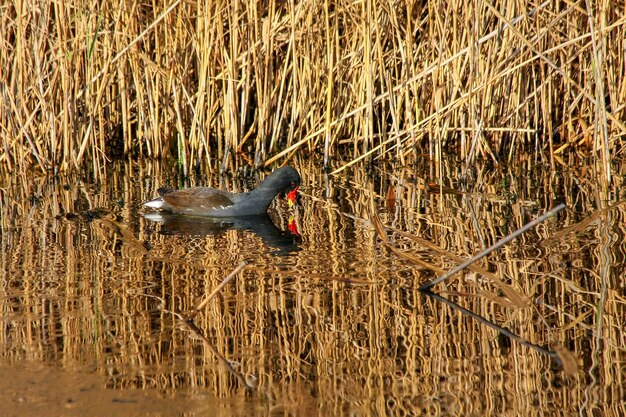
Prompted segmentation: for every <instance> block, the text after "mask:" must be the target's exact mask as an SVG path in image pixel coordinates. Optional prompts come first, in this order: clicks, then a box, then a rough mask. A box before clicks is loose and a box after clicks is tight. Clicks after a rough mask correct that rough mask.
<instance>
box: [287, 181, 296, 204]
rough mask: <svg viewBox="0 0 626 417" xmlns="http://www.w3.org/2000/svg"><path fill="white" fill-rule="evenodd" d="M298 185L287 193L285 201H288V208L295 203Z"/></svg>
mask: <svg viewBox="0 0 626 417" xmlns="http://www.w3.org/2000/svg"><path fill="white" fill-rule="evenodd" d="M298 188H299V187H298V186H296V188H294V189H293V190H291V191H289V192H288V193H287V201H289V208H292V207H293V206H294V205H295V204H296V198H298Z"/></svg>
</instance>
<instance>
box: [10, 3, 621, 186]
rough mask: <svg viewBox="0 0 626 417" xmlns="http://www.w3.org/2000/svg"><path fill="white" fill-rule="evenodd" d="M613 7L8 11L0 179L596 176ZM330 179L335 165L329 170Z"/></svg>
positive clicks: (615, 25)
mask: <svg viewBox="0 0 626 417" xmlns="http://www.w3.org/2000/svg"><path fill="white" fill-rule="evenodd" d="M625 10H626V6H625V5H624V2H623V1H620V2H609V1H606V0H601V1H598V2H590V1H585V2H578V3H569V2H551V1H546V2H544V3H542V4H529V3H528V2H524V1H519V0H515V1H507V2H504V1H499V2H493V3H491V2H484V1H477V0H471V1H469V2H468V1H459V0H429V1H407V2H399V1H394V0H364V1H361V2H353V1H334V2H332V1H329V0H324V1H312V0H303V1H299V2H296V1H293V0H288V1H273V0H271V1H268V2H266V1H254V0H229V1H224V0H222V1H219V0H218V1H209V0H196V1H181V0H172V1H154V2H136V1H130V0H118V1H117V2H108V1H107V2H91V1H86V0H73V1H60V0H52V1H35V2H24V1H22V0H7V1H5V2H3V4H2V5H1V6H0V35H1V36H0V134H1V139H0V142H1V145H0V146H1V149H2V150H1V151H0V167H2V168H0V169H3V170H13V169H16V168H17V169H19V170H21V171H23V172H26V171H27V170H28V169H29V168H30V167H32V166H36V167H37V168H38V169H40V170H42V171H44V172H46V173H56V172H59V171H67V170H73V169H82V168H85V167H87V168H89V169H90V170H92V172H94V173H95V175H96V176H99V175H101V174H102V173H103V172H104V169H105V166H106V162H107V161H108V160H110V159H116V158H119V157H122V156H128V157H150V158H161V157H166V156H173V157H174V158H176V159H177V161H178V162H179V164H180V165H181V166H182V167H183V168H184V170H189V169H191V168H193V167H194V166H196V165H197V164H200V163H203V162H204V161H206V160H208V159H210V160H220V161H221V162H222V164H221V166H222V169H224V170H225V169H229V167H230V164H231V163H232V161H233V159H234V158H235V157H236V156H237V155H241V156H243V157H244V158H246V159H247V160H248V161H249V163H251V164H253V165H262V164H269V163H271V162H273V161H274V160H276V159H279V158H281V159H282V158H284V157H289V156H290V155H292V154H293V153H294V152H300V153H304V154H306V153H315V154H318V153H319V154H320V155H322V156H323V158H324V162H325V163H327V164H333V162H334V161H336V159H335V158H336V157H337V156H338V155H339V154H340V153H343V155H345V154H346V152H347V153H348V155H351V157H352V158H353V160H356V159H358V158H362V157H364V156H367V157H370V156H371V157H376V156H380V155H388V156H392V157H394V158H398V159H400V160H401V161H403V162H406V160H407V158H414V157H416V156H422V155H424V154H427V155H428V156H429V158H430V159H431V160H434V161H436V160H438V159H439V158H440V156H441V155H443V154H454V155H458V156H459V157H460V158H461V159H462V160H464V161H465V164H466V166H469V165H470V164H472V163H474V162H475V161H477V160H481V159H489V160H493V161H495V162H498V163H502V162H507V161H509V160H510V159H512V158H514V157H515V156H517V155H520V154H521V153H526V152H531V153H533V154H534V156H535V158H537V159H539V160H541V161H543V162H548V163H550V164H552V166H554V165H555V164H558V163H560V164H570V163H573V162H572V161H573V158H574V159H575V158H577V157H589V156H591V157H593V158H592V159H589V160H590V161H593V162H597V163H595V164H594V168H595V169H597V170H598V175H597V177H598V178H603V179H605V180H609V179H610V175H611V166H610V161H611V158H612V157H614V156H615V155H618V154H619V152H620V151H621V150H622V147H623V140H622V138H623V137H624V134H625V133H626V126H625V124H624V120H626V114H625V111H626V107H625V105H626V74H625V72H626V64H625V62H626V61H625V59H624V54H625V51H626V49H625V48H624V47H623V44H624V41H625V40H624V33H625V30H626V25H625V22H626V21H625V18H624V11H625ZM339 169H341V167H339Z"/></svg>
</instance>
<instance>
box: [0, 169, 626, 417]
mask: <svg viewBox="0 0 626 417" xmlns="http://www.w3.org/2000/svg"><path fill="white" fill-rule="evenodd" d="M294 165H295V166H296V168H297V169H298V170H299V171H300V174H301V176H302V186H301V196H300V202H299V205H298V206H297V207H295V208H290V207H288V205H287V204H286V203H285V202H283V201H276V202H275V203H274V204H273V205H272V207H271V208H270V211H269V216H268V217H261V218H256V219H253V220H250V219H239V220H233V221H211V220H208V219H194V218H185V217H180V216H162V217H156V216H155V213H154V212H152V211H149V210H146V209H144V208H143V207H142V206H141V203H142V202H143V201H145V200H147V199H150V198H152V197H154V196H155V195H156V189H157V188H158V187H160V186H164V185H169V186H178V187H182V186H196V185H210V186H214V187H220V188H222V189H227V190H230V191H242V190H249V189H250V187H251V186H253V185H254V184H255V182H256V179H257V178H248V177H246V176H243V177H242V176H237V177H234V178H232V177H226V176H220V175H218V174H217V173H211V172H206V173H202V175H196V174H194V175H192V176H190V177H189V178H186V179H181V177H180V176H179V175H177V174H176V172H175V170H173V169H171V168H169V167H167V166H165V165H157V164H146V163H141V164H129V163H126V164H121V163H120V164H117V165H111V166H110V167H108V170H109V171H108V173H107V178H109V180H108V181H106V182H105V183H94V182H93V181H90V180H88V179H86V178H81V177H80V176H75V177H72V178H63V177H61V178H59V179H58V180H57V181H51V180H50V179H49V178H45V177H38V176H37V175H32V174H29V176H28V177H24V176H13V177H9V176H7V177H4V178H2V179H0V196H1V206H0V208H1V212H0V215H1V227H2V229H1V230H2V237H1V241H0V247H1V255H0V256H1V262H2V268H1V270H0V309H1V311H2V313H1V316H0V323H1V326H2V328H1V330H0V415H2V416H38V415H44V414H45V415H47V416H57V415H59V416H61V415H63V416H74V415H76V416H92V415H93V416H103V415H116V416H118V415H133V416H135V415H137V416H142V415H150V416H178V415H186V416H204V415H210V416H212V417H214V416H231V415H242V416H243V415H246V416H249V415H270V416H283V415H293V416H335V415H350V416H369V415H378V416H384V415H393V416H397V415H429V416H444V415H445V416H482V415H491V414H503V415H575V414H576V415H603V416H623V415H626V406H625V405H624V402H623V401H624V392H625V389H626V331H625V330H624V322H625V319H626V293H625V285H626V284H625V278H624V262H625V254H626V248H625V246H626V245H625V244H624V236H625V229H626V222H625V213H626V204H625V203H624V202H625V201H626V193H625V190H623V187H622V183H623V179H624V175H623V173H620V172H619V170H618V172H617V176H616V178H617V179H616V180H615V185H614V186H613V187H610V188H609V189H608V190H607V189H605V190H604V191H601V190H599V189H597V188H596V187H595V186H594V181H593V180H592V179H591V178H589V177H590V176H591V174H590V172H589V170H586V171H585V170H583V171H581V172H572V171H569V172H566V173H565V172H564V173H551V172H550V171H549V170H548V169H545V167H542V168H541V169H539V168H537V167H533V168H531V167H530V164H527V165H523V164H519V166H516V167H511V168H507V169H504V170H503V169H500V170H494V169H489V168H484V169H483V170H481V169H475V170H474V171H472V172H471V174H470V175H469V176H467V177H464V178H461V177H460V175H459V173H458V170H459V167H458V165H459V164H454V163H450V164H442V165H441V166H439V167H438V168H439V169H440V171H439V172H433V170H432V169H430V170H429V169H428V167H426V169H425V170H424V171H423V172H421V171H420V170H419V169H417V168H415V167H397V166H388V165H384V164H380V165H377V166H374V167H355V168H353V169H351V170H349V171H344V172H342V173H341V174H339V175H336V176H333V177H329V176H328V175H326V174H325V173H324V171H323V170H322V169H320V167H319V166H317V165H316V164H315V163H312V162H308V161H301V162H296V163H294ZM625 168H626V167H625ZM542 172H545V174H541V173H542ZM435 178H444V179H443V180H441V181H440V184H436V179H435ZM557 202H564V203H565V204H566V205H567V208H566V209H565V210H564V211H562V212H560V213H559V214H558V215H557V216H555V217H553V218H551V219H549V220H547V221H546V222H544V223H542V224H540V225H539V226H538V227H536V228H534V229H532V230H531V231H529V232H527V233H526V234H524V235H523V236H522V237H520V238H518V239H516V240H515V241H513V242H512V243H510V244H508V245H506V246H504V247H503V248H501V249H499V250H497V251H494V252H492V253H491V254H489V255H488V256H487V257H486V258H485V259H483V260H481V261H478V262H477V263H475V264H473V265H472V267H471V268H470V269H466V270H465V271H463V272H462V273H459V274H457V275H455V276H454V277H452V278H450V279H449V280H447V281H445V282H444V283H441V284H438V285H437V286H435V287H434V288H433V292H435V293H436V294H437V295H439V296H441V297H444V298H445V300H448V301H452V302H454V303H455V304H450V303H446V302H444V301H441V300H439V299H436V298H433V297H431V296H429V295H427V294H425V293H423V292H420V291H419V290H418V288H419V286H420V285H422V284H424V283H425V282H427V281H429V280H431V279H434V278H435V277H436V276H438V275H440V274H442V273H443V272H445V271H446V270H449V269H450V268H453V267H454V266H456V265H457V264H459V263H461V262H462V261H463V260H465V259H467V258H468V257H471V256H472V255H474V254H476V253H478V252H480V251H481V250H483V249H484V248H486V247H488V246H490V245H491V244H493V243H495V242H496V241H497V240H498V239H500V238H502V237H504V236H506V235H507V234H509V233H511V232H513V231H515V230H516V229H518V228H520V227H521V226H523V225H524V224H526V223H528V222H530V221H531V220H533V219H534V218H536V217H538V216H539V215H541V214H543V213H544V212H545V211H547V210H549V209H550V208H552V207H554V205H555V204H556V203H557ZM371 219H379V220H380V226H379V227H378V228H377V227H374V225H373V222H372V221H371ZM243 261H247V262H248V264H247V266H246V267H245V268H244V269H243V270H242V271H241V272H240V273H239V274H237V275H236V276H235V278H234V279H233V280H232V281H231V282H230V283H228V284H227V285H226V286H225V287H224V288H223V289H221V290H220V291H219V293H218V294H217V295H216V296H215V297H214V298H212V299H211V300H210V301H209V303H208V305H207V306H206V307H205V308H204V309H202V311H201V312H200V314H199V315H198V316H196V318H195V320H194V321H193V323H192V324H191V325H190V324H187V323H186V322H185V321H184V320H182V318H184V317H185V315H186V314H187V313H189V312H190V311H192V310H193V309H194V308H195V307H196V306H197V305H198V303H199V302H201V301H202V300H203V299H204V298H205V297H206V296H207V295H208V294H210V293H211V292H212V291H213V290H214V289H215V288H216V287H217V286H218V285H219V284H220V282H221V281H222V280H223V279H224V278H225V277H226V276H227V275H229V274H230V273H231V272H232V271H233V270H235V268H237V266H238V265H240V264H241V262H243ZM463 309H465V310H463ZM468 312H469V313H473V314H476V315H477V316H479V317H473V316H471V315H468ZM489 323H491V324H493V325H496V326H500V327H501V329H500V330H498V329H497V328H496V327H494V326H490V324H489ZM503 329H506V330H508V331H510V332H512V334H507V333H506V330H503Z"/></svg>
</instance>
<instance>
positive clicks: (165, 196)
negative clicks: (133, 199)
mask: <svg viewBox="0 0 626 417" xmlns="http://www.w3.org/2000/svg"><path fill="white" fill-rule="evenodd" d="M299 185H300V175H299V174H298V171H296V170H295V169H294V168H292V167H290V166H284V167H282V168H279V169H277V170H276V171H274V172H272V173H271V174H270V175H269V176H268V177H267V178H265V179H264V180H263V181H262V182H261V184H259V186H258V187H257V188H256V189H254V190H252V191H250V192H249V193H229V192H227V191H222V190H217V189H215V188H209V187H196V188H187V189H184V190H174V189H171V188H159V189H158V190H157V192H158V193H159V195H160V196H161V197H158V198H155V199H154V200H150V201H148V202H146V203H144V206H146V207H152V208H158V209H162V210H166V211H170V212H172V213H179V214H189V215H193V216H207V217H240V216H258V215H260V214H265V213H266V212H267V208H268V207H269V205H270V203H271V202H272V200H273V199H274V197H276V195H278V194H279V193H280V192H284V193H286V194H288V196H289V199H290V200H291V201H292V202H294V200H295V196H296V191H297V189H298V186H299Z"/></svg>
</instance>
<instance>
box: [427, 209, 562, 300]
mask: <svg viewBox="0 0 626 417" xmlns="http://www.w3.org/2000/svg"><path fill="white" fill-rule="evenodd" d="M564 208H565V204H562V203H561V204H559V205H558V206H556V207H555V208H553V209H552V210H550V211H549V212H547V213H545V214H544V215H543V216H541V217H538V218H537V219H535V220H533V221H532V222H530V223H528V224H526V225H525V226H523V227H522V228H520V229H517V230H516V231H515V232H513V233H511V234H510V235H508V236H506V237H505V238H502V239H500V240H499V241H498V242H496V243H495V244H493V245H491V246H490V247H488V248H487V249H485V250H483V251H482V252H480V253H479V254H478V255H476V256H474V257H472V258H470V259H468V260H467V261H465V262H463V263H462V264H460V265H458V266H457V267H455V268H452V269H451V270H449V271H448V272H446V273H445V274H443V275H442V276H440V277H437V278H435V279H434V280H432V281H429V282H427V283H426V284H423V285H422V286H421V287H419V290H420V291H426V290H429V289H430V288H431V287H433V286H434V285H436V284H438V283H440V282H441V281H445V280H446V279H448V278H450V277H451V276H452V275H454V274H456V273H457V272H459V271H462V270H463V269H465V268H467V267H468V266H470V265H471V264H473V263H474V262H476V261H478V260H479V259H482V258H484V257H485V256H487V255H489V254H490V253H491V252H493V251H495V250H496V249H498V248H500V247H501V246H504V245H506V244H507V243H509V242H510V241H511V240H513V239H515V238H516V237H518V236H519V235H521V234H522V233H525V232H527V231H528V230H530V229H532V228H533V227H535V226H537V225H538V224H539V223H542V222H544V221H546V220H547V219H548V218H550V217H552V216H554V215H555V214H556V213H558V212H559V211H561V210H563V209H564Z"/></svg>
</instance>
